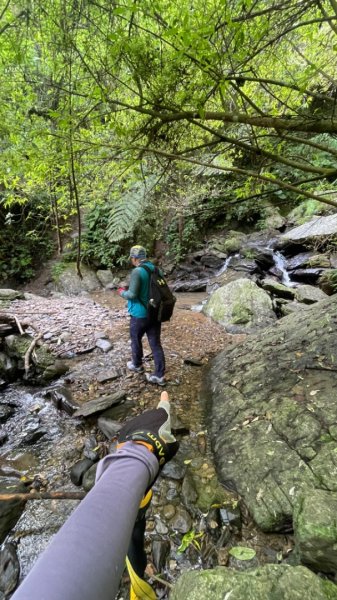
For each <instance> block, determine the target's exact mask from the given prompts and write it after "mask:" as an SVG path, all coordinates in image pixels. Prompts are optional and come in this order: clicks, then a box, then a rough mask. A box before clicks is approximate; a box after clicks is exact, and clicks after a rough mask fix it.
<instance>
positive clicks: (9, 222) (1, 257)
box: [0, 197, 53, 283]
mask: <svg viewBox="0 0 337 600" xmlns="http://www.w3.org/2000/svg"><path fill="white" fill-rule="evenodd" d="M0 228H1V247H0V281H1V282H3V283H5V282H6V281H8V280H12V279H16V280H17V281H19V282H25V281H28V280H29V279H31V278H32V277H33V276H34V274H35V272H36V270H37V269H38V268H39V267H40V266H41V261H42V260H44V259H47V258H48V257H49V256H50V255H51V252H52V250H53V242H52V238H51V235H50V223H49V220H48V211H46V210H44V212H43V203H42V204H41V198H39V197H37V198H35V199H34V200H32V201H31V202H30V203H29V204H26V205H23V206H21V205H20V204H18V203H16V204H13V205H12V206H11V211H8V210H6V209H5V207H4V202H3V203H2V205H1V204H0Z"/></svg>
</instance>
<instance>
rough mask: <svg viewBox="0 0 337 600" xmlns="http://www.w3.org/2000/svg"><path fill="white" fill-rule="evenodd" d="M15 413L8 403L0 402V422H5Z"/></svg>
mask: <svg viewBox="0 0 337 600" xmlns="http://www.w3.org/2000/svg"><path fill="white" fill-rule="evenodd" d="M14 413H15V409H14V407H13V406H10V405H8V404H0V423H5V422H6V421H7V420H8V419H9V418H10V417H12V416H13V415H14Z"/></svg>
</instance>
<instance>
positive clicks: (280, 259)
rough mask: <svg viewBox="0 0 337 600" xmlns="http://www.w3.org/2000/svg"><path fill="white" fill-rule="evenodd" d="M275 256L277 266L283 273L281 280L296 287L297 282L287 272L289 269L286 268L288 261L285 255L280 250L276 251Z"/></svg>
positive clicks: (288, 285) (289, 285)
mask: <svg viewBox="0 0 337 600" xmlns="http://www.w3.org/2000/svg"><path fill="white" fill-rule="evenodd" d="M273 258H274V264H275V267H276V268H277V269H278V270H279V271H280V273H281V282H282V283H283V284H284V285H286V286H287V287H294V285H295V284H294V283H293V282H292V281H291V279H290V277H289V274H288V272H287V269H286V263H287V261H286V259H285V258H284V256H283V255H282V254H281V253H280V252H274V253H273Z"/></svg>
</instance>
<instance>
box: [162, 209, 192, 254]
mask: <svg viewBox="0 0 337 600" xmlns="http://www.w3.org/2000/svg"><path fill="white" fill-rule="evenodd" d="M199 239H200V232H199V228H198V226H197V223H196V220H195V218H194V217H193V216H190V217H187V218H186V219H184V220H183V219H181V221H179V219H177V218H176V217H175V218H173V219H172V221H171V223H170V225H169V229H168V231H167V234H166V240H167V242H168V244H169V248H170V255H171V256H172V257H174V258H175V260H176V261H180V260H181V259H182V258H184V257H185V256H186V254H187V253H188V251H189V250H191V249H192V248H195V247H196V245H197V242H198V240H199Z"/></svg>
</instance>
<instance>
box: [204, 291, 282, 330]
mask: <svg viewBox="0 0 337 600" xmlns="http://www.w3.org/2000/svg"><path fill="white" fill-rule="evenodd" d="M203 312H204V313H205V314H206V315H207V316H209V317H212V319H214V320H215V321H217V322H218V323H220V324H221V325H223V326H224V327H225V329H226V330H227V331H229V332H232V333H238V332H251V331H254V330H256V329H258V328H261V327H266V326H267V325H270V323H272V322H273V321H274V320H275V319H276V315H275V313H274V311H273V306H272V301H271V299H270V297H269V294H267V293H266V292H265V291H264V290H261V288H259V287H258V286H257V285H256V284H255V283H254V282H253V281H250V280H249V279H237V280H236V281H232V282H230V283H228V284H227V285H225V286H223V287H221V288H218V289H217V290H216V291H215V292H214V293H213V294H212V295H211V297H210V299H209V300H208V302H207V303H206V305H205V306H204V308H203Z"/></svg>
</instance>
